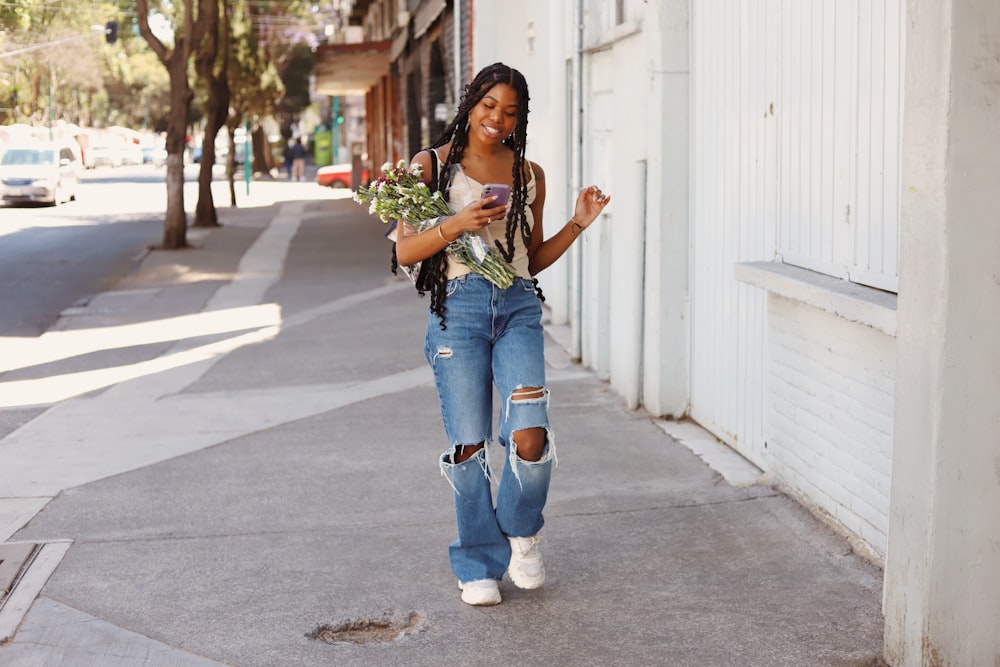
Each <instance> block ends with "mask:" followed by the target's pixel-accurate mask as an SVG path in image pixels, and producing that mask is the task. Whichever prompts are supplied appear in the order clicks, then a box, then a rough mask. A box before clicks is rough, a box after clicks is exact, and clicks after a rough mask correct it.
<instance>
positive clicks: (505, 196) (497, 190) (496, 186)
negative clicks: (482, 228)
mask: <svg viewBox="0 0 1000 667" xmlns="http://www.w3.org/2000/svg"><path fill="white" fill-rule="evenodd" d="M494 195H496V198H497V199H496V201H495V202H493V203H492V204H490V206H491V207H494V206H506V205H507V201H508V200H509V199H510V186H509V185H504V184H503V183H486V184H485V185H483V199H486V198H487V197H492V196H494Z"/></svg>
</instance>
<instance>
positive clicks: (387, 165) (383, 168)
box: [382, 162, 392, 171]
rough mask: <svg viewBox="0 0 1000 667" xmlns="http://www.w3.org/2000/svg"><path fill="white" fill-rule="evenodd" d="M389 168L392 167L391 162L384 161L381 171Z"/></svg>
mask: <svg viewBox="0 0 1000 667" xmlns="http://www.w3.org/2000/svg"><path fill="white" fill-rule="evenodd" d="M390 169H392V163H391V162H386V163H384V164H383V165H382V171H389V170H390Z"/></svg>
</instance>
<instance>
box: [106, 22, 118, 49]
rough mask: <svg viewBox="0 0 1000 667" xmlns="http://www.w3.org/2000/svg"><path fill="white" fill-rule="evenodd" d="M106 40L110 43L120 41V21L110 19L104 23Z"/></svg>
mask: <svg viewBox="0 0 1000 667" xmlns="http://www.w3.org/2000/svg"><path fill="white" fill-rule="evenodd" d="M104 41H106V42H107V43H108V44H114V43H115V42H117V41H118V21H108V22H107V23H105V24H104Z"/></svg>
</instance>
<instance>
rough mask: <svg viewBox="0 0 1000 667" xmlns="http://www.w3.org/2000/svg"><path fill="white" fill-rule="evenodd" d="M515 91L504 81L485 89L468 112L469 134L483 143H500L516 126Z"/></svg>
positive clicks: (516, 99) (516, 103)
mask: <svg viewBox="0 0 1000 667" xmlns="http://www.w3.org/2000/svg"><path fill="white" fill-rule="evenodd" d="M517 105H518V97H517V91H515V90H514V89H513V88H511V87H510V86H508V85H507V84H506V83H498V84H497V85H495V86H493V87H492V88H490V89H489V90H488V91H486V94H485V95H483V99H481V100H479V102H478V103H477V104H476V106H474V107H472V111H470V112H469V135H470V137H472V136H475V137H476V138H477V139H479V140H480V141H483V142H485V143H500V142H502V141H503V140H504V139H506V138H507V137H508V136H510V133H511V132H513V131H514V128H515V127H516V126H517Z"/></svg>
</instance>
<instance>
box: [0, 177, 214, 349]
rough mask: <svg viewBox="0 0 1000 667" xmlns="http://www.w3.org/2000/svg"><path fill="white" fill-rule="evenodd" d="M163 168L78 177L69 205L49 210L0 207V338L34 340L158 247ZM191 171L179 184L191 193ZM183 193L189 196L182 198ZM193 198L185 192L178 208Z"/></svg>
mask: <svg viewBox="0 0 1000 667" xmlns="http://www.w3.org/2000/svg"><path fill="white" fill-rule="evenodd" d="M163 178H164V170H163V168H158V167H154V166H152V165H144V166H141V167H121V168H117V169H112V168H109V167H108V168H101V169H95V170H90V171H88V172H86V174H85V176H84V179H83V183H82V185H81V187H80V190H79V192H78V195H77V200H76V201H73V202H68V203H65V204H62V205H60V206H57V207H12V206H0V336H27V337H32V336H38V335H41V334H42V333H44V332H45V331H46V329H48V328H49V327H50V326H51V325H52V323H53V322H55V320H56V319H57V318H58V316H59V313H60V312H62V311H63V310H65V309H66V308H68V307H71V306H74V305H85V304H86V302H87V300H88V299H89V298H90V297H92V296H93V295H95V294H98V293H100V292H101V291H104V290H105V289H107V288H108V287H109V286H110V285H112V284H113V283H114V282H115V281H116V280H117V279H118V278H120V277H121V276H122V275H123V274H124V273H125V272H126V271H128V270H129V267H130V266H131V265H132V263H133V262H135V261H136V260H137V259H138V258H140V257H141V256H142V255H143V254H144V252H145V249H146V248H147V247H148V246H149V245H152V244H156V243H158V242H159V241H160V239H161V237H162V233H163V211H164V210H165V207H166V187H165V186H164V182H163ZM196 179H197V165H193V166H189V167H188V168H187V171H186V172H185V180H186V181H187V182H188V186H189V188H190V187H191V186H194V185H196V183H195V181H196ZM189 192H190V195H189V194H188V193H189ZM196 201H197V199H196V195H195V193H194V191H193V190H190V189H188V190H186V192H185V208H187V209H188V210H189V211H191V210H193V209H194V206H195V203H196Z"/></svg>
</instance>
